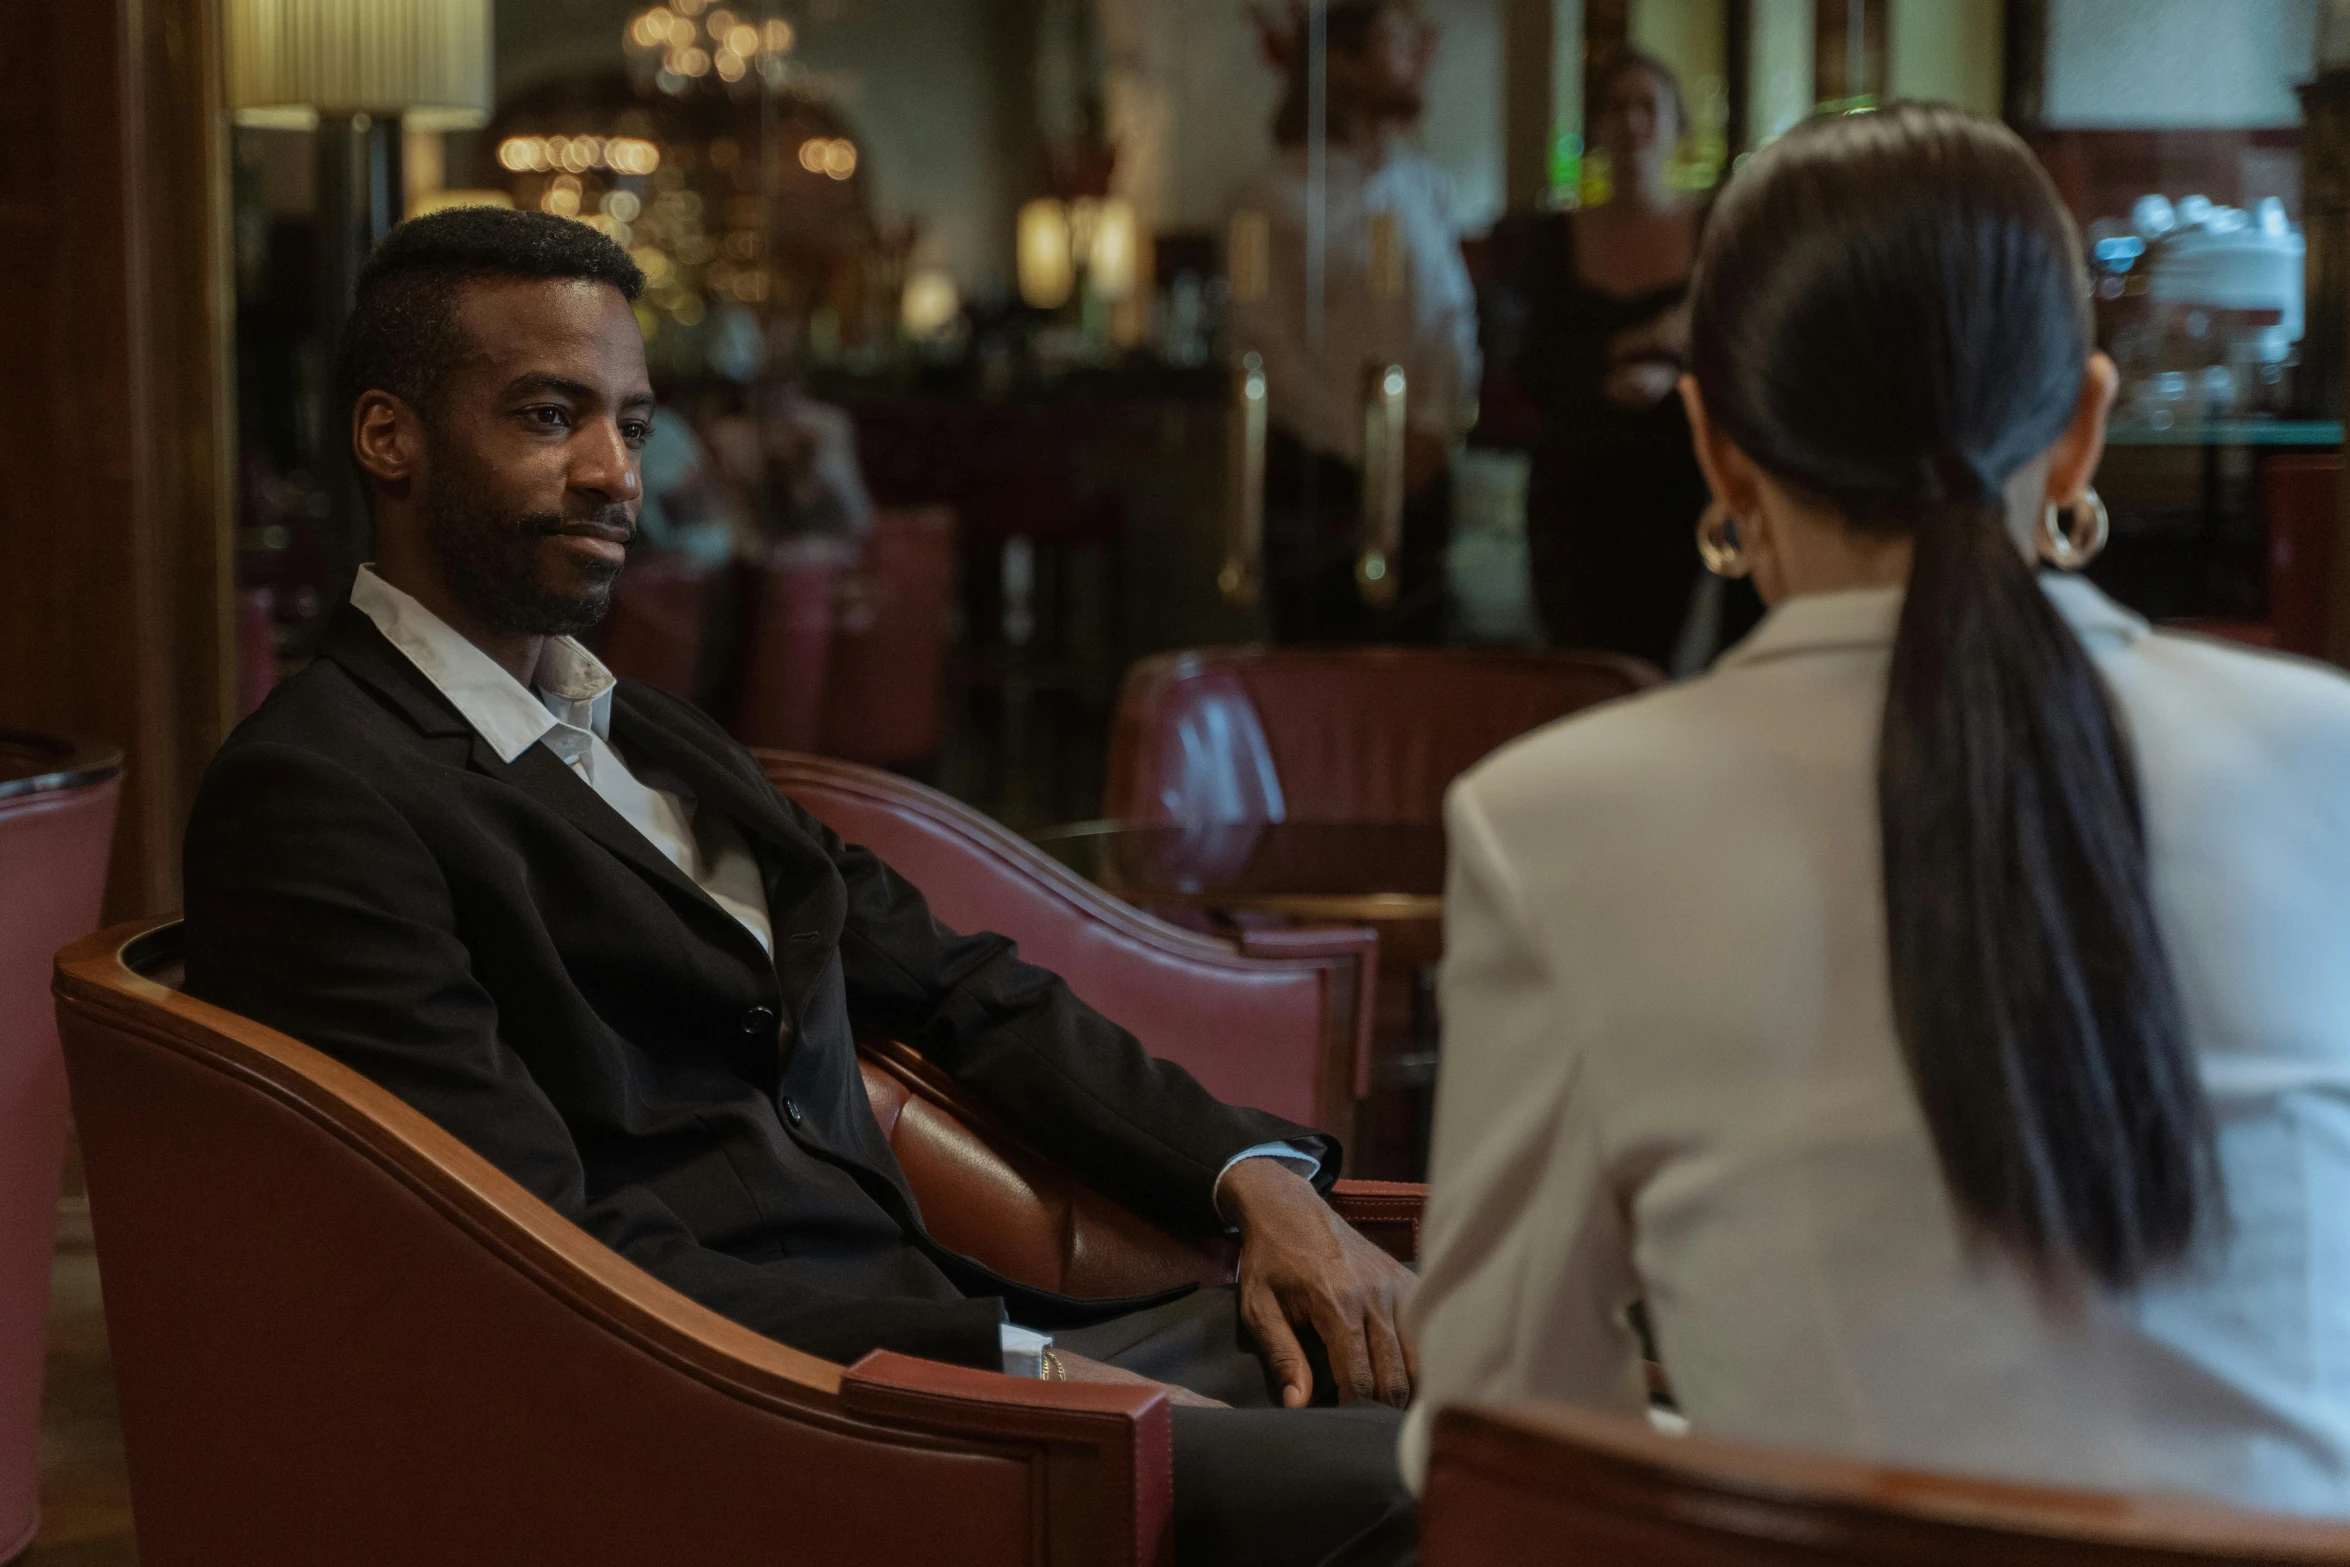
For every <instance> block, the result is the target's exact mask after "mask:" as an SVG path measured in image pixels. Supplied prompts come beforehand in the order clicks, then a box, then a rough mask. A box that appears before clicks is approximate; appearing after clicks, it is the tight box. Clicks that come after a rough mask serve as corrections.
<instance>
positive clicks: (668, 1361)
mask: <svg viewBox="0 0 2350 1567" xmlns="http://www.w3.org/2000/svg"><path fill="white" fill-rule="evenodd" d="M177 938H178V927H177V925H176V924H168V925H162V926H150V927H136V926H126V927H123V928H121V929H118V930H115V931H110V932H106V933H103V934H101V935H99V936H95V937H92V938H90V939H88V940H86V941H84V942H81V943H79V944H78V945H76V946H74V947H73V948H71V949H69V950H68V951H67V952H65V953H64V954H63V955H61V957H60V958H59V960H58V978H57V996H58V1013H59V1017H60V1021H61V1022H62V1024H63V1031H64V1037H65V1053H66V1059H67V1064H68V1067H69V1068H70V1071H71V1074H72V1080H73V1093H74V1103H75V1106H76V1111H77V1115H78V1116H79V1120H80V1126H81V1134H82V1138H83V1145H84V1150H85V1158H86V1163H87V1167H88V1172H89V1180H90V1195H91V1204H92V1219H93V1222H94V1225H95V1228H96V1232H97V1238H98V1256H99V1265H100V1269H101V1272H102V1276H103V1279H104V1285H105V1301H106V1320H107V1333H108V1338H109V1341H110V1344H111V1346H112V1350H113V1356H114V1363H115V1372H116V1383H117V1389H118V1392H119V1395H120V1400H121V1406H122V1420H123V1434H124V1438H125V1445H126V1449H127V1456H128V1458H129V1463H130V1477H131V1490H132V1498H133V1503H134V1506H135V1508H136V1513H137V1522H138V1533H139V1556H140V1560H141V1561H142V1562H144V1563H147V1564H148V1567H180V1564H185V1567H212V1564H216V1563H222V1562H235V1563H238V1564H239V1567H296V1564H301V1567H310V1564H315V1563H319V1562H335V1563H337V1564H341V1567H413V1564H415V1563H419V1562H432V1563H435V1564H448V1567H467V1564H476V1563H478V1564H481V1567H493V1564H495V1567H506V1564H510V1563H514V1562H564V1563H566V1564H579V1567H623V1564H638V1563H643V1562H653V1561H690V1562H747V1561H764V1560H771V1559H776V1558H777V1557H778V1556H779V1555H781V1556H789V1557H790V1558H791V1559H794V1560H806V1561H821V1562H826V1563H841V1564H853V1563H871V1564H874V1567H882V1564H892V1567H894V1564H898V1563H903V1562H906V1561H920V1560H948V1559H951V1560H954V1561H956V1562H958V1563H966V1562H967V1563H1053V1564H1060V1563H1088V1564H1091V1563H1120V1564H1137V1567H1139V1564H1144V1563H1160V1562H1163V1561H1164V1560H1165V1559H1166V1551H1167V1543H1168V1542H1167V1517H1168V1514H1167V1506H1168V1501H1167V1497H1168V1490H1167V1487H1168V1482H1167V1465H1168V1462H1169V1460H1168V1449H1167V1426H1166V1415H1165V1408H1164V1404H1163V1402H1162V1400H1161V1397H1160V1395H1159V1394H1158V1393H1157V1392H1155V1391H1154V1390H1151V1389H1148V1388H1136V1387H1128V1386H1116V1387H1112V1386H1102V1385H1084V1384H1070V1383H1044V1382H1035V1381H1021V1380H1015V1379H1013V1378H1009V1377H1003V1376H998V1375H995V1374H993V1373H988V1372H979V1371H970V1370H967V1369H964V1368H959V1367H951V1366H942V1365H937V1364H934V1363H931V1362H927V1361H919V1360H911V1359H908V1358H906V1357H903V1356H897V1355H888V1354H876V1355H872V1356H868V1357H867V1358H866V1359H865V1360H863V1361H860V1362H859V1363H858V1364H857V1365H856V1366H853V1367H849V1368H846V1369H844V1368H842V1367H839V1366H836V1365H833V1364H830V1363H828V1362H825V1361H821V1360H817V1359H814V1358H812V1357H810V1356H807V1355H803V1354H800V1353H798V1352H796V1351H793V1350H790V1349H786V1348H784V1347H783V1346H782V1345H780V1344H777V1343H774V1342H773V1341H771V1340H769V1339H766V1338H763V1337H761V1336H759V1335H758V1334H755V1333H753V1332H751V1331H750V1330H748V1329H746V1328H742V1327H739V1326H737V1325H736V1324H734V1323H732V1322H729V1321H727V1320H725V1319H724V1318H721V1317H719V1316H717V1315H716V1314H715V1313H713V1312H710V1311H708V1310H706V1309H704V1308H703V1307H701V1306H699V1305H697V1304H695V1303H694V1302H692V1301H690V1300H687V1299H686V1298H685V1297H683V1296H681V1295H679V1294H677V1293H675V1292H674V1291H672V1290H670V1289H669V1288H668V1287H667V1286H665V1285H663V1284H661V1283H660V1282H659V1281H657V1280H655V1279H654V1278H653V1277H652V1276H651V1275H649V1274H646V1273H644V1272H642V1271H640V1270H639V1269H637V1268H636V1267H634V1266H633V1265H631V1264H629V1263H627V1262H626V1261H624V1260H622V1259H621V1257H620V1256H619V1255H618V1254H617V1253H615V1252H612V1251H609V1250H607V1249H606V1248H604V1247H603V1246H602V1245H600V1244H598V1243H597V1242H596V1241H595V1240H593V1239H592V1238H590V1237H589V1236H588V1235H587V1234H586V1233H585V1232H584V1231H581V1230H579V1229H577V1228H576V1227H574V1226H573V1225H571V1224H569V1223H567V1222H566V1221H564V1220H563V1219H562V1218H560V1217H559V1216H558V1215H557V1214H556V1213H555V1212H554V1211H553V1210H552V1209H550V1208H548V1207H547V1206H546V1205H545V1204H543V1203H541V1202H540V1201H539V1200H538V1199H537V1198H535V1197H533V1196H531V1195H530V1194H529V1193H528V1192H526V1191H524V1190H523V1189H522V1188H521V1187H520V1186H518V1185H516V1184H515V1183H514V1182H513V1181H512V1180H510V1179H509V1178H508V1177H507V1176H505V1175H504V1174H503V1173H501V1172H500V1171H498V1170H497V1169H496V1168H494V1167H493V1166H492V1165H490V1164H489V1163H488V1162H487V1161H486V1160H484V1159H482V1158H481V1157H479V1156H478V1155H476V1154H475V1153H473V1152H472V1151H471V1150H470V1149H468V1148H466V1147H465V1146H464V1145H463V1144H461V1143H459V1142H458V1141H457V1140H456V1139H454V1138H452V1137H451V1136H449V1134H448V1133H446V1132H444V1131H442V1130H441V1129H440V1128H439V1127H438V1126H437V1125H435V1124H433V1123H432V1122H431V1121H429V1120H427V1119H425V1118H424V1117H423V1116H421V1115H419V1114H417V1113H416V1112H415V1111H413V1110H411V1109H410V1108H408V1106H407V1105H405V1104H403V1103H402V1102H401V1101H399V1100H398V1099H396V1098H394V1097H393V1096H392V1095H390V1094H388V1093H386V1092H385V1091H384V1090H382V1089H380V1088H378V1087H376V1086H375V1085H374V1084H373V1083H371V1082H369V1081H367V1080H366V1079H365V1078H363V1077H360V1076H359V1075H358V1074H356V1073H354V1072H352V1071H350V1070H349V1069H348V1068H345V1067H343V1066H341V1065H340V1064H338V1063H336V1062H334V1061H332V1060H330V1059H328V1058H327V1057H325V1056H323V1055H321V1054H320V1053H318V1052H317V1051H314V1050H311V1049H309V1048H308V1047H307V1046H304V1045H302V1044H299V1043H297V1042H296V1041H294V1040H292V1039H289V1038H287V1037H286V1036H284V1035H282V1034H279V1033H277V1032H275V1031H274V1030H271V1029H267V1028H263V1027H261V1026H259V1025H257V1024H254V1023H251V1022H249V1021H247V1020H244V1019H241V1018H238V1017H236V1016H235V1015H234V1014H231V1013H227V1012H223V1011H221V1010H220V1009H219V1008H216V1007H211V1006H207V1005H205V1004H204V1003H202V1002H199V1001H196V1000H194V999H192V998H190V997H188V996H185V995H182V994H180V993H178V992H177V991H176V990H175V989H174V988H172V986H171V985H170V984H169V983H166V981H168V980H170V979H171V977H172V975H173V973H174V972H175V969H176V964H177ZM882 1075H883V1076H885V1077H888V1078H890V1079H892V1080H894V1081H895V1082H897V1083H899V1084H901V1085H903V1086H904V1088H905V1091H906V1093H907V1094H908V1097H909V1099H910V1098H912V1097H914V1096H915V1095H916V1093H917V1092H918V1090H917V1089H916V1086H915V1085H916V1083H917V1081H918V1079H919V1074H918V1073H911V1072H910V1071H909V1072H908V1073H905V1074H901V1073H898V1072H896V1071H893V1070H892V1069H890V1068H889V1067H888V1066H886V1065H885V1066H884V1068H883V1074H882ZM907 1114H908V1108H907V1107H903V1106H902V1107H901V1108H900V1110H899V1113H898V1115H897V1122H898V1126H897V1129H896V1130H897V1141H898V1143H899V1146H900V1147H901V1149H904V1148H906V1147H908V1146H909V1138H911V1137H913V1136H915V1135H916V1134H917V1133H919V1134H921V1135H924V1136H929V1137H930V1138H931V1139H932V1140H933V1142H934V1143H944V1142H948V1141H951V1138H950V1133H951V1131H952V1128H951V1126H950V1125H949V1124H948V1123H951V1122H952V1121H953V1119H954V1117H953V1115H952V1113H951V1111H950V1110H949V1109H948V1107H947V1106H946V1105H944V1104H943V1103H942V1102H936V1101H927V1102H925V1105H924V1108H923V1109H922V1110H921V1111H920V1112H917V1113H915V1123H917V1124H911V1125H910V1124H908V1122H907V1119H906V1117H907ZM925 1127H926V1128H927V1130H925ZM967 1148H968V1151H970V1152H972V1154H973V1156H974V1157H976V1158H979V1159H980V1160H981V1161H982V1162H983V1163H985V1162H988V1161H990V1160H991V1159H992V1156H991V1155H988V1154H987V1153H986V1151H985V1150H984V1148H982V1147H981V1146H980V1145H979V1144H977V1143H976V1141H975V1140H973V1141H971V1142H970V1143H968V1144H967ZM936 1164H937V1161H933V1166H934V1167H933V1169H932V1173H933V1174H934V1175H935V1174H940V1173H944V1174H946V1175H947V1176H948V1177H949V1178H951V1177H952V1174H953V1172H951V1171H945V1172H942V1171H940V1170H938V1169H937V1168H935V1166H936ZM921 1167H922V1162H921V1161H919V1160H916V1161H914V1162H913V1163H912V1164H911V1165H910V1166H909V1168H910V1169H913V1168H921ZM1043 1173H1044V1172H1043V1170H1042V1168H1041V1166H1031V1168H1030V1170H1029V1173H1028V1174H1027V1175H1026V1176H1022V1175H1019V1174H1014V1175H1011V1176H1005V1175H1002V1174H1000V1173H996V1172H990V1171H982V1172H980V1173H979V1174H978V1175H977V1176H976V1177H975V1184H977V1185H979V1186H982V1187H988V1186H992V1187H993V1188H994V1189H997V1190H1012V1191H1018V1190H1022V1189H1023V1188H1025V1189H1027V1190H1031V1191H1036V1190H1041V1189H1042V1188H1043V1187H1044V1186H1047V1185H1049V1184H1050V1183H1049V1182H1043V1181H1042V1180H1041V1176H1042V1175H1043ZM1068 1184H1069V1183H1067V1182H1066V1181H1065V1180H1064V1182H1063V1185H1064V1186H1066V1185H1068ZM1047 1195H1048V1196H1049V1197H1052V1199H1053V1201H1058V1202H1061V1203H1062V1206H1061V1207H1059V1208H1057V1209H1056V1208H1054V1207H1053V1206H1052V1203H1051V1202H1043V1203H1031V1204H1027V1205H1025V1206H1021V1205H1014V1206H1011V1207H1008V1208H1007V1209H1006V1210H1005V1211H1004V1212H1003V1214H1002V1215H1001V1217H1002V1220H1003V1227H1004V1228H1005V1229H1006V1230H1007V1231H1008V1232H1009V1233H1011V1234H1012V1235H1014V1236H1019V1237H1021V1239H1020V1240H1019V1244H1020V1245H1021V1246H1024V1247H1026V1248H1028V1251H1027V1253H1026V1255H1028V1256H1032V1257H1035V1258H1042V1259H1046V1260H1048V1261H1049V1260H1050V1259H1051V1258H1052V1256H1053V1254H1054V1252H1055V1250H1056V1248H1055V1247H1053V1246H1051V1245H1048V1244H1046V1243H1044V1242H1042V1241H1040V1240H1038V1239H1037V1238H1036V1237H1034V1236H1033V1235H1027V1234H1025V1232H1024V1231H1023V1225H1025V1224H1028V1223H1030V1222H1031V1221H1034V1220H1036V1219H1037V1218H1038V1217H1039V1216H1040V1215H1052V1214H1058V1215H1061V1216H1066V1215H1067V1213H1068V1212H1069V1211H1070V1207H1069V1205H1070V1204H1076V1207H1077V1216H1078V1218H1079V1220H1080V1221H1083V1220H1086V1219H1089V1218H1090V1217H1091V1215H1092V1213H1093V1211H1094V1210H1093V1209H1091V1208H1087V1207H1085V1206H1084V1205H1083V1204H1082V1203H1077V1199H1075V1198H1074V1197H1072V1196H1070V1194H1068V1193H1067V1192H1065V1191H1064V1192H1061V1193H1058V1194H1051V1193H1047ZM920 1196H921V1198H922V1201H923V1205H924V1208H925V1211H929V1210H930V1208H931V1203H932V1200H933V1199H932V1194H931V1192H930V1191H922V1192H921V1193H920ZM1097 1201H1098V1199H1097ZM973 1223H974V1225H975V1226H976V1231H975V1233H976V1232H977V1231H984V1230H986V1228H987V1222H986V1220H985V1219H983V1218H980V1217H978V1216H977V1215H976V1214H975V1215H974V1216H973ZM1078 1228H1079V1229H1080V1230H1081V1231H1083V1230H1084V1229H1085V1225H1084V1223H1082V1222H1081V1223H1080V1224H1079V1226H1078ZM962 1238H964V1239H969V1238H970V1237H969V1235H966V1236H964V1237H962ZM1154 1244H1155V1245H1159V1246H1161V1247H1162V1248H1163V1249H1162V1252H1161V1261H1160V1262H1159V1263H1158V1264H1157V1265H1156V1267H1155V1271H1154V1269H1153V1268H1152V1267H1147V1266H1145V1265H1144V1264H1143V1263H1142V1262H1141V1261H1139V1260H1138V1258H1139V1255H1140V1253H1141V1251H1142V1250H1143V1249H1144V1248H1146V1247H1147V1246H1150V1245H1154ZM1094 1249H1099V1250H1102V1251H1105V1252H1107V1253H1114V1254H1117V1255H1118V1256H1120V1257H1121V1258H1122V1259H1123V1260H1122V1263H1121V1271H1119V1272H1118V1273H1117V1274H1116V1277H1117V1279H1118V1281H1119V1282H1124V1281H1125V1280H1126V1279H1127V1278H1130V1277H1136V1276H1142V1277H1149V1278H1151V1280H1152V1282H1154V1283H1156V1282H1160V1281H1163V1280H1167V1279H1171V1278H1182V1277H1197V1276H1199V1275H1200V1273H1201V1271H1202V1269H1203V1256H1204V1254H1203V1253H1201V1252H1200V1251H1198V1250H1196V1249H1192V1248H1186V1247H1182V1246H1180V1245H1179V1244H1174V1243H1171V1242H1169V1240H1168V1238H1167V1237H1164V1236H1163V1235H1158V1234H1157V1233H1156V1232H1153V1231H1151V1229H1150V1227H1149V1226H1147V1225H1143V1224H1142V1223H1141V1222H1140V1221H1139V1220H1132V1219H1128V1220H1126V1221H1125V1228H1124V1229H1123V1231H1122V1232H1121V1234H1120V1235H1118V1236H1116V1237H1113V1238H1112V1240H1111V1241H1110V1242H1106V1243H1105V1244H1104V1246H1103V1247H1101V1248H1092V1247H1090V1243H1089V1242H1086V1241H1083V1240H1081V1241H1080V1242H1079V1243H1077V1244H1076V1245H1075V1246H1074V1247H1073V1249H1072V1255H1073V1256H1074V1257H1075V1259H1076V1265H1075V1266H1074V1267H1073V1268H1069V1264H1068V1263H1067V1261H1066V1259H1064V1261H1063V1263H1062V1265H1063V1266H1064V1267H1065V1268H1069V1271H1070V1272H1074V1273H1077V1274H1082V1273H1083V1271H1084V1266H1083V1265H1084V1263H1085V1261H1086V1259H1087V1257H1088V1256H1089V1254H1090V1251H1091V1250H1094ZM997 1255H999V1256H1003V1255H1006V1253H1005V1252H1003V1251H999V1252H998V1253H997ZM1011 1260H1013V1261H1015V1262H1018V1261H1019V1260H1021V1259H1020V1258H1018V1257H1014V1258H1012V1259H1011ZM1068 1276H1069V1273H1068V1272H1065V1273H1064V1274H1062V1275H1061V1278H1062V1279H1064V1280H1066V1279H1067V1278H1068ZM1051 1281H1052V1277H1051V1275H1050V1270H1049V1269H1046V1270H1044V1271H1043V1272H1042V1273H1041V1274H1040V1275H1039V1282H1051Z"/></svg>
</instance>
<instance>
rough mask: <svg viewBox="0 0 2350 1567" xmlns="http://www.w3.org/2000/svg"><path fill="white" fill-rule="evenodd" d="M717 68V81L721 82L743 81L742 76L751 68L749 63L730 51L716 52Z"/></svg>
mask: <svg viewBox="0 0 2350 1567" xmlns="http://www.w3.org/2000/svg"><path fill="white" fill-rule="evenodd" d="M717 67H718V79H719V80H720V81H722V82H739V81H741V80H742V79H743V74H744V73H745V72H746V71H748V70H749V69H750V68H751V66H750V62H749V61H748V60H745V59H744V58H743V57H742V56H741V55H739V54H736V53H735V52H734V51H733V50H732V49H721V50H719V51H718V54H717Z"/></svg>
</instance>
